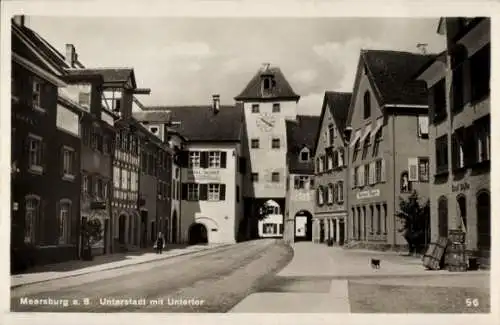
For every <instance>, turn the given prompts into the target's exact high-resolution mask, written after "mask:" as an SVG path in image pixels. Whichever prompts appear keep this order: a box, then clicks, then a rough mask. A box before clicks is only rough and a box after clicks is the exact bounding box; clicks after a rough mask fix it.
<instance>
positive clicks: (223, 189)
mask: <svg viewBox="0 0 500 325" xmlns="http://www.w3.org/2000/svg"><path fill="white" fill-rule="evenodd" d="M219 196H220V200H221V201H224V200H226V184H220V193H219Z"/></svg>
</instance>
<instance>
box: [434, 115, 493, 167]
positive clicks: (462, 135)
mask: <svg viewBox="0 0 500 325" xmlns="http://www.w3.org/2000/svg"><path fill="white" fill-rule="evenodd" d="M490 136H491V134H490V119H489V116H488V117H486V118H482V119H480V120H478V121H475V122H474V123H473V124H472V125H471V126H469V127H466V128H460V129H458V130H456V131H455V132H454V133H453V134H452V135H451V145H452V147H451V157H452V162H451V163H452V166H451V167H452V170H453V171H456V170H460V169H462V168H466V167H470V166H472V165H474V164H477V163H482V162H487V161H489V160H490V159H491V139H490ZM448 138H449V136H448V135H443V136H441V137H439V138H437V139H436V144H435V146H436V174H442V173H447V172H449V161H448V141H449V139H448Z"/></svg>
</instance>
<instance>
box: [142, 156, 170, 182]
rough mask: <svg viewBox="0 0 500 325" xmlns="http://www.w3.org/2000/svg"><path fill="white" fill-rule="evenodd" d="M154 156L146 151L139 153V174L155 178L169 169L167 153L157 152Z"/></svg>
mask: <svg viewBox="0 0 500 325" xmlns="http://www.w3.org/2000/svg"><path fill="white" fill-rule="evenodd" d="M157 153H158V154H157V155H155V154H153V153H151V152H148V151H142V152H141V172H142V173H143V174H146V175H152V176H157V175H158V172H160V171H161V170H167V169H168V167H169V161H170V160H169V159H168V153H167V152H166V151H163V150H159V151H158V152H157Z"/></svg>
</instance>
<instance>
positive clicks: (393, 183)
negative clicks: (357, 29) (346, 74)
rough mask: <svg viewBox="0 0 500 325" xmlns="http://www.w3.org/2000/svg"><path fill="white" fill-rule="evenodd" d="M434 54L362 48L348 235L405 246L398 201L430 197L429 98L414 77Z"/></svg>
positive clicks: (352, 129)
mask: <svg viewBox="0 0 500 325" xmlns="http://www.w3.org/2000/svg"><path fill="white" fill-rule="evenodd" d="M433 57H434V56H432V55H423V54H414V53H408V52H397V51H376V50H362V51H361V55H360V59H359V64H358V69H357V74H356V79H355V84H354V90H353V94H352V100H351V104H350V110H349V115H348V122H347V123H348V126H349V130H348V136H349V141H350V143H349V146H348V150H347V151H348V155H347V157H348V170H349V171H348V173H349V177H348V179H349V185H348V195H349V196H348V211H349V222H348V224H349V237H350V238H351V239H352V240H353V241H355V242H361V243H364V244H368V245H375V246H378V245H381V246H392V247H397V246H405V245H406V240H405V239H404V237H403V234H402V233H401V232H400V231H399V229H402V224H401V222H400V221H399V220H398V219H397V218H396V216H395V215H396V213H397V212H398V211H399V202H400V199H401V198H405V197H407V196H408V195H410V194H411V193H412V192H413V191H417V193H418V195H419V197H420V198H421V200H422V203H425V201H426V200H427V199H428V197H429V183H428V182H429V154H428V150H429V149H428V148H429V139H428V133H429V130H428V118H427V114H428V103H427V90H426V88H425V83H422V82H419V81H414V80H413V78H414V76H415V74H416V73H417V71H418V69H420V68H421V67H422V66H423V65H424V64H426V63H428V62H430V60H431V59H432V58H433Z"/></svg>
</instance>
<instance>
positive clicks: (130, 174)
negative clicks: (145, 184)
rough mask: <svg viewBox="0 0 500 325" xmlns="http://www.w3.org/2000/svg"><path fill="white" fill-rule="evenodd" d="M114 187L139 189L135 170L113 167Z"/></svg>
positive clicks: (130, 189)
mask: <svg viewBox="0 0 500 325" xmlns="http://www.w3.org/2000/svg"><path fill="white" fill-rule="evenodd" d="M113 181H114V187H115V188H117V189H123V190H129V191H132V192H137V191H138V190H139V176H138V173H137V172H136V171H133V170H130V169H127V168H120V167H117V166H114V167H113Z"/></svg>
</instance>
